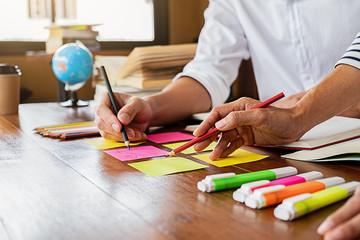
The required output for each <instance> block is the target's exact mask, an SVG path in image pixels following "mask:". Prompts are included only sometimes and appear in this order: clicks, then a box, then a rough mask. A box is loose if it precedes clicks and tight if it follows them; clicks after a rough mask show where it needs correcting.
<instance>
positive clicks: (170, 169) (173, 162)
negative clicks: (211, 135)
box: [129, 157, 208, 177]
mask: <svg viewBox="0 0 360 240" xmlns="http://www.w3.org/2000/svg"><path fill="white" fill-rule="evenodd" d="M129 165H130V166H132V167H133V168H136V169H137V170H139V171H141V172H143V173H146V174H147V175H149V176H152V177H156V176H162V175H167V174H172V173H179V172H186V171H193V170H198V169H203V168H206V167H208V166H206V165H204V164H200V163H197V162H194V161H191V160H189V159H186V158H181V157H170V158H162V159H155V160H149V161H143V162H138V163H130V164H129Z"/></svg>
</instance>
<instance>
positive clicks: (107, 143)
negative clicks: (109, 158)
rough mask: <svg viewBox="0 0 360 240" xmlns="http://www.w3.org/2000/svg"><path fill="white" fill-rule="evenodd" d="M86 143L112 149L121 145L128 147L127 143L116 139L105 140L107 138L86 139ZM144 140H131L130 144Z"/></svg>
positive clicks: (137, 143) (138, 143)
mask: <svg viewBox="0 0 360 240" xmlns="http://www.w3.org/2000/svg"><path fill="white" fill-rule="evenodd" d="M86 143H88V144H90V145H92V146H94V147H96V148H98V149H101V150H102V149H111V148H119V147H126V145H125V143H123V142H117V141H114V140H105V139H103V138H102V139H95V140H90V141H86ZM142 143H144V142H133V143H132V142H130V146H136V145H140V144H142Z"/></svg>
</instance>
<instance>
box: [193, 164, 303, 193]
mask: <svg viewBox="0 0 360 240" xmlns="http://www.w3.org/2000/svg"><path fill="white" fill-rule="evenodd" d="M226 174H228V175H226ZM295 174H297V169H296V168H294V167H282V168H274V169H269V170H263V171H257V172H251V173H243V174H238V175H235V173H222V174H215V175H209V176H206V178H205V179H203V180H201V181H200V182H198V184H197V187H198V189H199V190H200V191H203V192H216V191H221V190H226V189H233V188H238V187H240V186H241V185H242V184H244V183H248V182H254V181H258V180H263V179H267V180H274V179H277V178H283V177H287V176H291V175H295Z"/></svg>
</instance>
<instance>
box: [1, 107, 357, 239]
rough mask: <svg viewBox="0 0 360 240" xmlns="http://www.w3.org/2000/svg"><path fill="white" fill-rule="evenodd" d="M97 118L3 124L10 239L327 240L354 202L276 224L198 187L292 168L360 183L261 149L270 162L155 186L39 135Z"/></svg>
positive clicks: (46, 115)
mask: <svg viewBox="0 0 360 240" xmlns="http://www.w3.org/2000/svg"><path fill="white" fill-rule="evenodd" d="M92 119H93V115H92V113H91V112H90V108H78V109H69V108H61V107H59V106H58V105H57V104H56V103H40V104H24V105H20V109H19V115H14V116H3V117H0V149H1V151H0V239H266V240H268V239H320V237H319V236H318V235H317V234H316V229H317V227H318V226H319V224H320V223H321V222H322V221H323V220H324V219H325V217H326V216H327V215H329V214H330V213H332V212H334V211H335V210H336V209H338V208H339V207H340V206H341V205H342V204H343V203H344V201H342V202H340V203H337V204H334V205H332V206H329V207H327V208H325V209H322V210H319V211H317V212H315V213H313V214H310V215H307V216H305V217H303V218H300V219H298V220H296V221H293V222H284V221H281V220H278V219H276V218H275V217H274V216H273V209H274V208H267V209H264V210H252V209H249V208H247V207H245V206H244V205H242V204H239V203H236V202H235V201H234V200H233V199H232V192H233V191H223V192H218V193H212V194H207V193H202V192H200V191H198V190H197V188H196V183H197V182H198V181H199V180H201V179H203V178H204V177H205V176H206V175H209V174H214V173H221V172H229V171H234V172H236V173H245V172H249V171H257V170H263V169H269V168H276V167H284V166H294V167H297V168H298V170H299V172H300V173H302V172H306V171H311V170H317V171H321V172H323V173H324V175H325V177H330V176H341V177H344V178H345V179H346V180H347V181H351V180H360V166H359V165H358V164H356V163H353V164H315V163H303V162H297V161H290V160H285V159H280V158H279V152H278V151H274V150H264V149H260V148H251V149H252V150H253V151H256V152H258V153H267V154H269V155H270V158H268V159H266V160H262V161H259V162H255V163H248V164H242V165H237V166H233V167H227V168H217V167H214V166H210V167H209V168H208V169H206V170H200V171H194V172H187V173H183V174H174V175H169V176H161V177H149V176H147V175H145V174H143V173H141V172H139V171H137V170H135V169H134V168H132V167H130V166H128V165H127V163H125V162H121V161H119V160H117V159H115V158H113V157H111V156H110V155H107V154H105V153H103V152H102V151H100V150H97V149H95V148H93V147H92V146H90V145H88V144H86V143H85V142H84V141H85V140H87V139H78V140H71V141H59V140H55V139H49V138H43V137H40V136H39V135H37V134H34V133H33V132H32V129H33V128H34V127H37V126H40V125H51V124H60V123H66V122H73V121H83V120H92ZM174 129H176V127H175V128H173V129H170V128H168V129H166V130H174ZM158 131H161V130H158ZM156 146H158V147H159V146H160V145H156ZM164 149H165V148H164ZM249 149H250V148H249Z"/></svg>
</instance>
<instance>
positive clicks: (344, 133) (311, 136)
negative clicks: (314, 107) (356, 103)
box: [271, 116, 360, 150]
mask: <svg viewBox="0 0 360 240" xmlns="http://www.w3.org/2000/svg"><path fill="white" fill-rule="evenodd" d="M357 138H360V119H357V118H347V117H338V116H336V117H333V118H330V119H329V120H327V121H325V122H323V123H320V124H319V125H317V126H315V127H313V128H312V129H310V130H309V131H308V132H307V133H305V134H304V135H303V136H302V137H301V138H300V139H299V140H298V141H296V142H293V143H288V144H283V145H276V146H271V147H280V148H287V149H296V150H314V149H318V148H322V147H326V146H329V145H333V144H337V143H341V142H344V141H349V140H352V139H357Z"/></svg>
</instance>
